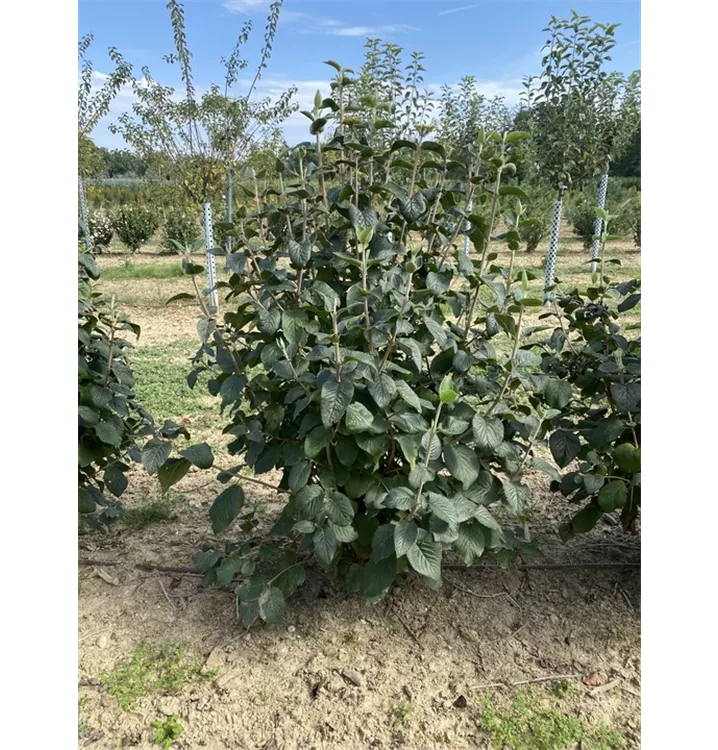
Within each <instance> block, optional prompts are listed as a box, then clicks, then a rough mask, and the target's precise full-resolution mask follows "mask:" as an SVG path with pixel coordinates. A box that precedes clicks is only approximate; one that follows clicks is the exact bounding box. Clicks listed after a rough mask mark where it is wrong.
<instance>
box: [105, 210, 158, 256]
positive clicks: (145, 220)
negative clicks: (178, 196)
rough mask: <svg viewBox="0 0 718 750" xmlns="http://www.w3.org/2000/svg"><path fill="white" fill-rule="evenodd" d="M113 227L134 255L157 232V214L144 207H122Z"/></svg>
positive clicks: (116, 215)
mask: <svg viewBox="0 0 718 750" xmlns="http://www.w3.org/2000/svg"><path fill="white" fill-rule="evenodd" d="M112 225H113V227H114V229H115V231H116V232H117V236H118V237H119V238H120V240H122V242H123V243H124V244H125V245H127V247H128V248H129V249H130V251H131V252H133V253H134V252H137V250H139V249H140V247H142V245H144V244H146V243H147V242H148V241H149V240H150V239H151V237H152V235H153V234H154V233H155V231H156V230H157V225H158V220H157V214H156V213H155V212H154V211H153V210H151V209H149V208H146V207H143V206H122V207H121V208H120V209H119V211H118V212H117V213H116V214H115V216H114V219H113V220H112Z"/></svg>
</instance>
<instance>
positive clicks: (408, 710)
mask: <svg viewBox="0 0 718 750" xmlns="http://www.w3.org/2000/svg"><path fill="white" fill-rule="evenodd" d="M413 713H414V706H412V705H411V703H400V704H399V705H398V706H393V707H392V709H391V715H392V716H393V717H394V724H396V725H397V726H398V725H401V724H403V723H404V722H405V721H406V720H407V718H408V717H409V716H411V714H413Z"/></svg>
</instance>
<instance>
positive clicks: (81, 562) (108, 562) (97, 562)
mask: <svg viewBox="0 0 718 750" xmlns="http://www.w3.org/2000/svg"><path fill="white" fill-rule="evenodd" d="M77 564H78V565H99V566H102V567H104V566H107V565H121V564H122V563H121V562H120V561H119V560H78V561H77Z"/></svg>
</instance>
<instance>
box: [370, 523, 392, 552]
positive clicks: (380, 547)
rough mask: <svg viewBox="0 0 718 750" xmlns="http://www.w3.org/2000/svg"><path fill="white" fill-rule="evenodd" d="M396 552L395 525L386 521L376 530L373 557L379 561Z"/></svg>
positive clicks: (372, 544)
mask: <svg viewBox="0 0 718 750" xmlns="http://www.w3.org/2000/svg"><path fill="white" fill-rule="evenodd" d="M394 554H395V550H394V525H393V524H390V523H386V524H384V525H383V526H379V528H378V529H377V530H376V531H375V532H374V536H373V537H372V541H371V559H372V560H373V561H374V562H379V561H380V560H384V559H385V558H387V557H390V556H391V555H394Z"/></svg>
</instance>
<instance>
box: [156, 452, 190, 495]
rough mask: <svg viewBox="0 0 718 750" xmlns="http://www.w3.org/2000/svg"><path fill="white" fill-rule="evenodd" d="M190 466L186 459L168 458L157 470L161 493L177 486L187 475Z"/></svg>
mask: <svg viewBox="0 0 718 750" xmlns="http://www.w3.org/2000/svg"><path fill="white" fill-rule="evenodd" d="M190 466H192V464H191V463H190V462H189V461H188V460H187V459H186V458H168V459H167V461H165V463H164V464H162V466H160V468H159V469H158V470H157V479H158V480H159V482H160V487H161V488H162V492H167V490H168V489H169V488H170V487H171V486H172V485H173V484H177V482H179V480H180V479H182V477H184V476H185V474H187V472H188V471H189V470H190Z"/></svg>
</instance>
